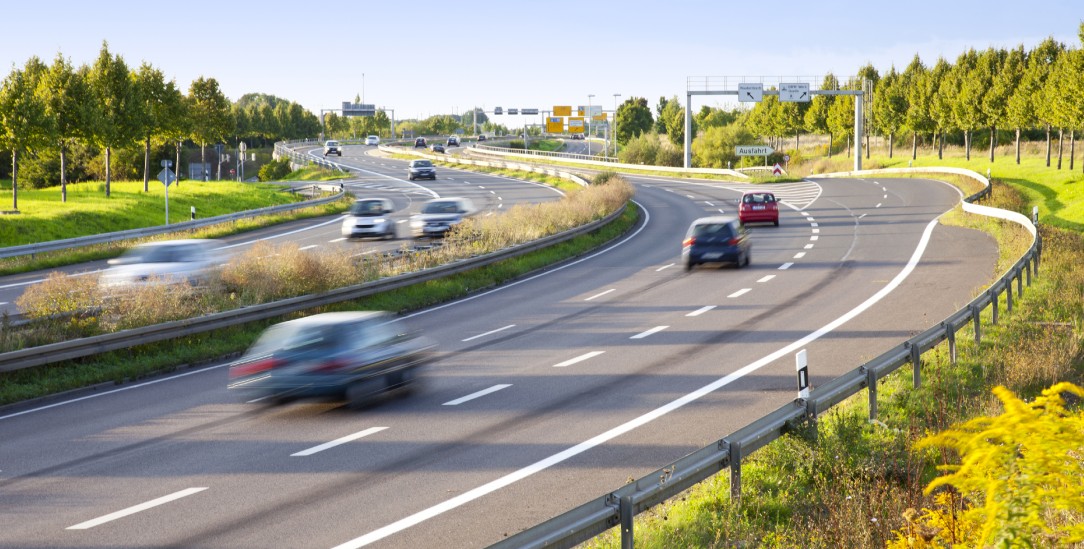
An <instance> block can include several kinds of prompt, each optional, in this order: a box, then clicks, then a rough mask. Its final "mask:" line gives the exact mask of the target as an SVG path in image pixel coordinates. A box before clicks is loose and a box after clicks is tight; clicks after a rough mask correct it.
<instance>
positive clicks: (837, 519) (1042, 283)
mask: <svg viewBox="0 0 1084 549" xmlns="http://www.w3.org/2000/svg"><path fill="white" fill-rule="evenodd" d="M931 163H932V162H931ZM971 169H974V168H973V167H972V168H971ZM995 176H996V175H995ZM1031 185H1033V186H1038V187H1043V188H1048V187H1047V185H1044V184H1039V183H1037V182H1035V180H1032V184H1031ZM1030 196H1032V188H1031V186H1027V187H1026V188H1025V189H1024V190H1023V192H1020V191H1018V190H1017V187H1016V186H1015V185H1014V186H1011V187H1010V186H1003V185H997V186H996V187H995V190H994V195H993V199H992V202H991V205H993V206H996V207H1001V208H1005V209H1011V210H1016V211H1020V210H1021V209H1023V207H1024V205H1025V204H1027V203H1029V202H1030V200H1029V197H1030ZM944 221H945V222H947V223H955V224H962V225H965V226H971V227H976V228H980V229H982V230H986V231H989V232H990V233H991V234H993V235H994V237H995V238H996V239H997V240H998V243H999V247H1000V249H1001V257H1000V261H999V268H1000V270H1002V271H1003V270H1004V269H1005V268H1006V267H1007V266H1008V265H1009V264H1010V263H1012V262H1014V261H1015V260H1016V259H1017V258H1018V257H1019V256H1020V253H1021V251H1022V249H1024V248H1026V246H1027V244H1028V241H1029V237H1028V236H1027V235H1026V234H1024V231H1023V230H1022V229H1019V228H1016V227H1015V226H1013V225H1012V224H1003V223H999V222H994V221H990V220H987V219H984V218H978V217H975V216H969V215H965V214H962V213H960V212H959V211H958V212H956V213H953V214H951V215H950V216H946V218H945V220H944ZM1043 237H1044V255H1043V263H1042V270H1041V273H1040V275H1039V276H1038V277H1037V278H1033V285H1032V286H1031V287H1030V288H1028V289H1027V290H1025V293H1024V296H1023V298H1022V299H1021V298H1016V299H1014V305H1015V307H1014V310H1013V312H1012V313H1011V314H1009V313H1007V312H1006V311H1005V310H1004V309H1002V317H1001V322H1000V323H999V324H998V325H996V326H995V325H992V324H991V318H990V313H989V312H987V313H985V314H984V319H983V326H982V330H983V339H982V342H981V343H980V344H975V343H974V339H973V333H972V332H971V329H970V327H968V328H965V329H964V330H962V331H961V332H960V333H958V334H957V342H958V354H959V358H958V361H957V362H956V363H955V364H953V363H952V362H951V361H950V360H949V356H948V352H947V348H946V347H945V345H944V344H942V346H941V347H940V348H938V349H936V350H934V351H933V352H930V353H927V354H926V355H925V356H924V357H923V386H922V387H921V388H919V389H913V388H912V386H911V377H910V371H909V369H908V368H902V369H900V370H898V371H897V372H896V373H895V374H893V375H892V376H890V377H889V378H887V379H886V380H885V381H884V382H883V384H882V385H881V387H880V388H879V401H878V402H879V410H880V413H879V417H878V419H879V421H878V422H875V423H870V422H869V421H867V418H868V409H867V405H866V402H865V400H866V395H865V393H861V394H859V395H856V396H855V397H853V398H852V399H850V400H849V401H848V402H846V403H844V404H842V405H840V406H837V407H836V408H833V409H832V410H831V411H830V412H829V413H828V414H826V415H825V416H823V417H822V418H820V419H819V420H818V421H817V423H816V424H814V425H810V426H806V427H805V430H804V431H802V432H799V433H793V434H790V435H787V436H785V437H784V438H782V439H780V440H778V441H776V442H774V443H772V444H770V445H768V446H767V447H765V448H763V449H762V450H760V451H758V452H757V453H755V454H754V455H753V456H752V457H751V458H750V459H747V460H746V461H743V467H742V500H741V503H740V505H739V504H734V503H733V502H731V501H730V498H729V492H730V484H729V475H728V474H726V473H724V474H721V475H718V476H716V477H713V478H711V479H709V480H708V481H705V482H703V483H701V484H699V485H697V486H696V487H694V488H692V489H690V490H689V491H687V492H686V493H684V494H683V495H682V496H680V497H678V498H675V499H674V500H671V501H669V502H667V503H665V504H663V505H660V506H658V507H657V508H655V509H653V510H652V511H650V512H648V513H644V514H642V515H641V517H639V518H638V519H637V523H636V527H635V532H636V544H637V547H645V548H656V547H658V548H664V547H665V548H669V547H803V548H804V547H825V548H828V547H876V546H881V547H883V546H885V544H886V543H888V542H889V541H891V540H893V539H896V537H897V535H896V533H895V532H896V531H898V530H900V529H902V528H904V526H905V524H906V523H907V519H905V518H904V517H905V516H913V514H914V511H913V510H914V509H923V508H932V507H934V498H935V497H936V496H927V495H925V494H924V493H923V488H924V487H925V485H926V484H927V483H928V482H929V481H930V480H931V479H932V478H934V476H935V475H936V474H937V471H936V469H935V467H936V466H938V465H943V464H946V463H949V462H951V458H952V456H950V455H947V453H934V452H931V451H925V452H918V451H914V450H912V445H913V443H914V442H915V441H916V440H917V439H919V438H921V437H922V436H923V435H925V434H927V433H929V432H932V431H939V430H942V429H945V428H946V427H948V426H949V425H952V424H955V423H958V422H961V421H964V420H966V419H969V418H971V417H975V416H977V415H990V414H996V413H998V411H999V409H1000V404H999V403H998V402H997V401H996V399H995V398H993V396H992V395H991V393H990V389H991V388H992V387H994V386H997V385H1003V386H1005V387H1008V388H1009V389H1010V390H1012V391H1013V392H1015V393H1016V394H1017V395H1020V396H1021V397H1023V398H1025V399H1030V398H1033V397H1035V396H1036V395H1037V394H1038V393H1039V391H1040V390H1041V389H1042V388H1045V387H1047V386H1050V385H1052V384H1053V383H1054V382H1058V381H1072V382H1075V383H1078V384H1079V383H1080V381H1081V380H1082V379H1084V361H1082V356H1084V353H1082V349H1084V347H1082V343H1084V338H1082V337H1081V333H1080V328H1079V327H1080V325H1081V322H1082V321H1084V292H1082V291H1081V288H1084V270H1081V269H1079V267H1078V266H1079V265H1080V264H1081V263H1082V262H1084V238H1082V236H1081V235H1080V234H1079V233H1076V232H1073V231H1070V230H1065V229H1062V228H1057V227H1045V228H1044V229H1043ZM1075 519H1076V520H1078V521H1080V520H1084V516H1081V515H1080V514H1078V515H1077V516H1076V517H1075ZM1061 520H1065V519H1061ZM1070 520H1072V519H1070ZM619 545H620V537H619V534H617V533H616V532H613V531H611V532H609V533H607V534H605V535H604V536H601V537H600V538H598V539H596V540H594V541H592V542H590V543H588V544H587V547H618V546H619Z"/></svg>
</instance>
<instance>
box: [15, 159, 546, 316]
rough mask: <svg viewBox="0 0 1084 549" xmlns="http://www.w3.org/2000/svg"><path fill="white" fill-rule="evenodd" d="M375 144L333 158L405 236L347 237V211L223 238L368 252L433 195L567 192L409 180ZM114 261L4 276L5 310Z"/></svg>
mask: <svg viewBox="0 0 1084 549" xmlns="http://www.w3.org/2000/svg"><path fill="white" fill-rule="evenodd" d="M374 150H375V148H374V147H364V146H347V147H345V149H344V156H343V157H341V158H340V157H337V156H332V157H330V158H329V159H328V160H330V161H332V162H336V163H339V164H342V165H343V166H345V167H347V168H350V169H351V172H350V174H349V175H348V176H346V178H345V179H344V181H343V184H344V186H345V187H346V190H347V191H350V192H352V193H353V194H355V195H356V196H358V197H359V198H362V197H367V196H373V197H381V198H389V199H391V200H392V202H393V203H394V204H395V213H394V214H393V215H392V217H393V218H394V219H396V221H397V224H398V234H399V239H397V240H394V241H377V240H371V239H354V240H347V239H344V238H343V237H342V235H341V233H340V232H339V231H340V229H339V227H340V223H341V220H342V217H341V216H330V217H323V218H314V219H306V220H300V221H295V222H291V223H285V224H281V225H276V226H273V227H268V228H265V229H260V230H256V231H251V232H247V233H243V234H238V235H235V236H230V237H226V238H223V240H224V241H225V244H226V251H227V252H228V253H230V254H237V253H241V252H243V251H244V250H245V249H246V248H248V247H249V246H252V245H253V244H255V243H256V242H260V241H270V242H274V243H279V242H288V241H289V242H294V243H296V244H297V245H298V247H300V248H305V249H318V248H323V247H329V246H332V247H336V248H338V249H342V250H343V252H344V253H349V254H366V253H374V252H380V251H390V250H394V249H398V248H400V247H401V246H403V245H404V244H408V243H409V242H410V240H409V239H410V229H409V227H408V226H407V225H406V222H407V220H408V219H409V217H410V216H411V214H414V213H417V212H418V211H419V210H420V208H421V204H422V203H424V202H425V201H426V200H429V199H431V198H438V197H442V196H465V197H467V198H470V199H471V201H472V202H474V205H475V207H476V208H478V209H479V210H481V213H480V214H479V215H494V214H496V213H499V212H501V211H502V210H503V209H504V208H506V207H509V206H511V205H513V204H518V203H538V202H543V201H549V200H557V199H559V198H560V197H561V193H560V192H559V191H557V190H556V189H554V188H552V187H547V186H545V185H542V184H539V183H534V182H528V181H520V180H516V179H511V178H507V177H501V176H496V175H487V174H482V173H478V172H470V171H464V170H458V169H454V168H440V169H438V170H437V180H436V181H430V180H416V181H408V180H407V168H406V166H407V162H406V161H405V160H398V159H392V158H384V157H380V156H374V155H370V154H368V153H369V152H372V151H374ZM304 152H305V154H308V155H310V156H313V157H314V158H322V157H323V154H322V153H323V148H322V147H321V148H311V149H307V150H305V151H304ZM106 267H108V265H107V264H106V262H105V261H95V262H88V263H82V264H78V265H71V266H67V267H63V268H59V269H50V270H49V271H43V272H32V273H24V274H19V275H11V276H3V277H0V314H3V313H5V312H6V313H7V314H9V315H15V314H18V313H19V309H18V307H17V305H16V303H17V300H18V298H19V296H20V295H22V293H23V292H24V291H25V290H26V287H27V286H29V285H31V284H34V283H37V282H40V281H42V280H43V279H44V278H45V277H46V276H47V275H48V274H49V273H50V272H52V271H54V270H55V271H60V272H63V273H66V274H69V275H79V274H94V273H98V272H100V271H101V270H102V269H104V268H106Z"/></svg>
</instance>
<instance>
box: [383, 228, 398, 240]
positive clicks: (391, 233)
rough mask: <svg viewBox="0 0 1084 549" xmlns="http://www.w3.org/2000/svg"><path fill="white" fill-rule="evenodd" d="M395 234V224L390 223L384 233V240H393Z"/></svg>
mask: <svg viewBox="0 0 1084 549" xmlns="http://www.w3.org/2000/svg"><path fill="white" fill-rule="evenodd" d="M395 236H396V235H395V225H392V226H391V228H390V229H388V232H386V233H384V238H385V239H386V240H395Z"/></svg>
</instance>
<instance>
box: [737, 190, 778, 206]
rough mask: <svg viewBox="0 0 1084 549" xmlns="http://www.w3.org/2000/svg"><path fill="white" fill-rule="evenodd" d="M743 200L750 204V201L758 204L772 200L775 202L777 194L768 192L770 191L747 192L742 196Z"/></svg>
mask: <svg viewBox="0 0 1084 549" xmlns="http://www.w3.org/2000/svg"><path fill="white" fill-rule="evenodd" d="M742 202H745V203H746V204H750V203H756V204H761V203H771V202H775V195H772V194H768V193H756V194H747V195H745V196H744V197H742Z"/></svg>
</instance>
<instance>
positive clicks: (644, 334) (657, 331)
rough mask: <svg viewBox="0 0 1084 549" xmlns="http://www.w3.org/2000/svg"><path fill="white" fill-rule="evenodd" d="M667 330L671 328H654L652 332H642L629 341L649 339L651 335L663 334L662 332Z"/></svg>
mask: <svg viewBox="0 0 1084 549" xmlns="http://www.w3.org/2000/svg"><path fill="white" fill-rule="evenodd" d="M667 328H669V326H655V327H654V328H652V329H650V330H647V331H646V332H640V333H638V334H636V335H634V336H632V337H630V338H629V339H643V338H645V337H647V336H649V335H651V334H657V333H659V332H661V331H663V330H665V329H667Z"/></svg>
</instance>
